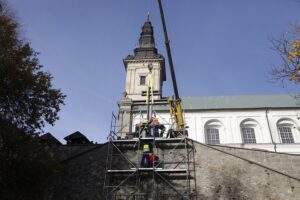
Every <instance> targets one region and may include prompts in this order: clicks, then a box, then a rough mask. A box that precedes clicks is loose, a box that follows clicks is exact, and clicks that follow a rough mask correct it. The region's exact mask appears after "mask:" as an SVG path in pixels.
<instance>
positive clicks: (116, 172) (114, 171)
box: [107, 168, 188, 174]
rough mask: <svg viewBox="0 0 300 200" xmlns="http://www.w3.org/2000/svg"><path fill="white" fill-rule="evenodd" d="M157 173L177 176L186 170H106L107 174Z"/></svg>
mask: <svg viewBox="0 0 300 200" xmlns="http://www.w3.org/2000/svg"><path fill="white" fill-rule="evenodd" d="M136 171H139V172H153V171H154V172H159V173H170V174H174V173H176V174H178V173H187V172H188V170H187V169H163V168H132V169H115V170H107V172H108V173H115V174H118V173H129V174H130V173H133V172H136Z"/></svg>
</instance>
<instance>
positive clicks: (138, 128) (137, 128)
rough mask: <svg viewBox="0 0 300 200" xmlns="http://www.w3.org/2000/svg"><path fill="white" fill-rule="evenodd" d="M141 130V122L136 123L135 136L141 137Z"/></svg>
mask: <svg viewBox="0 0 300 200" xmlns="http://www.w3.org/2000/svg"><path fill="white" fill-rule="evenodd" d="M140 130H141V123H140V122H139V123H137V124H135V131H134V137H137V138H138V137H139V136H140Z"/></svg>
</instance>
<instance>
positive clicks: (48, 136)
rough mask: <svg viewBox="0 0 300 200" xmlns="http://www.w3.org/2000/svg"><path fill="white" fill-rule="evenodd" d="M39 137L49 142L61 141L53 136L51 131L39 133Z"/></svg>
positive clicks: (56, 142)
mask: <svg viewBox="0 0 300 200" xmlns="http://www.w3.org/2000/svg"><path fill="white" fill-rule="evenodd" d="M39 138H40V140H41V141H43V142H49V143H55V144H60V145H61V142H60V141H59V140H58V139H56V137H54V136H53V135H52V134H51V133H46V134H44V135H41V136H40V137H39Z"/></svg>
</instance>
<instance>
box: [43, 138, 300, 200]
mask: <svg viewBox="0 0 300 200" xmlns="http://www.w3.org/2000/svg"><path fill="white" fill-rule="evenodd" d="M194 144H195V149H196V153H195V160H196V165H195V167H196V180H197V182H196V184H197V195H198V199H211V200H215V199H224V200H226V199H231V200H234V199H235V200H257V199H258V200H259V199H270V200H283V199H299V196H300V156H298V155H289V154H282V153H273V152H267V151H261V150H248V149H241V148H233V147H225V146H209V145H204V144H201V143H196V142H194ZM107 146H108V145H90V148H87V146H85V150H84V151H80V147H79V146H69V147H68V146H64V147H63V148H64V150H63V151H66V152H68V155H69V157H64V156H62V157H61V158H62V160H61V163H62V166H63V170H62V173H61V174H60V176H59V178H58V179H57V183H56V184H55V185H54V186H53V187H52V188H50V189H49V193H48V196H47V197H46V198H45V199H47V200H54V199H55V200H60V199H64V200H67V199H72V200H77V199H78V200H79V199H80V200H84V199H86V200H89V199H91V200H97V199H105V198H104V196H103V183H104V177H105V169H106V157H107V156H106V155H107ZM71 149H72V150H71ZM135 150H136V149H135V148H132V149H131V151H132V152H130V150H129V151H128V150H127V152H126V153H127V155H132V159H133V160H136V155H134V151H135ZM63 151H60V154H62V153H63ZM70 152H74V153H73V154H70ZM172 156H174V155H171V156H170V158H166V159H172ZM115 165H120V160H116V162H115Z"/></svg>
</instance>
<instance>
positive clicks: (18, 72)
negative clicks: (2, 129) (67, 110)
mask: <svg viewBox="0 0 300 200" xmlns="http://www.w3.org/2000/svg"><path fill="white" fill-rule="evenodd" d="M0 5H1V6H0V123H1V121H3V120H8V121H9V122H11V123H12V124H14V125H15V126H17V127H18V128H20V129H22V130H23V131H25V132H26V133H37V132H39V131H40V130H42V128H43V127H44V125H45V123H49V124H51V125H54V122H55V121H56V120H57V119H59V117H58V112H59V110H60V106H61V105H63V104H64V99H65V95H64V94H62V92H61V90H60V89H54V88H53V87H52V83H51V80H52V76H51V74H50V73H48V72H43V71H42V67H43V66H42V65H40V63H39V59H38V57H37V56H38V53H37V52H35V51H34V50H33V49H32V48H31V47H30V44H29V43H28V42H26V41H25V40H23V39H21V37H20V34H19V33H18V27H19V25H18V23H17V21H16V20H15V19H14V17H13V15H12V14H11V12H10V11H9V9H8V8H7V5H6V4H5V2H4V1H3V0H0Z"/></svg>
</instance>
